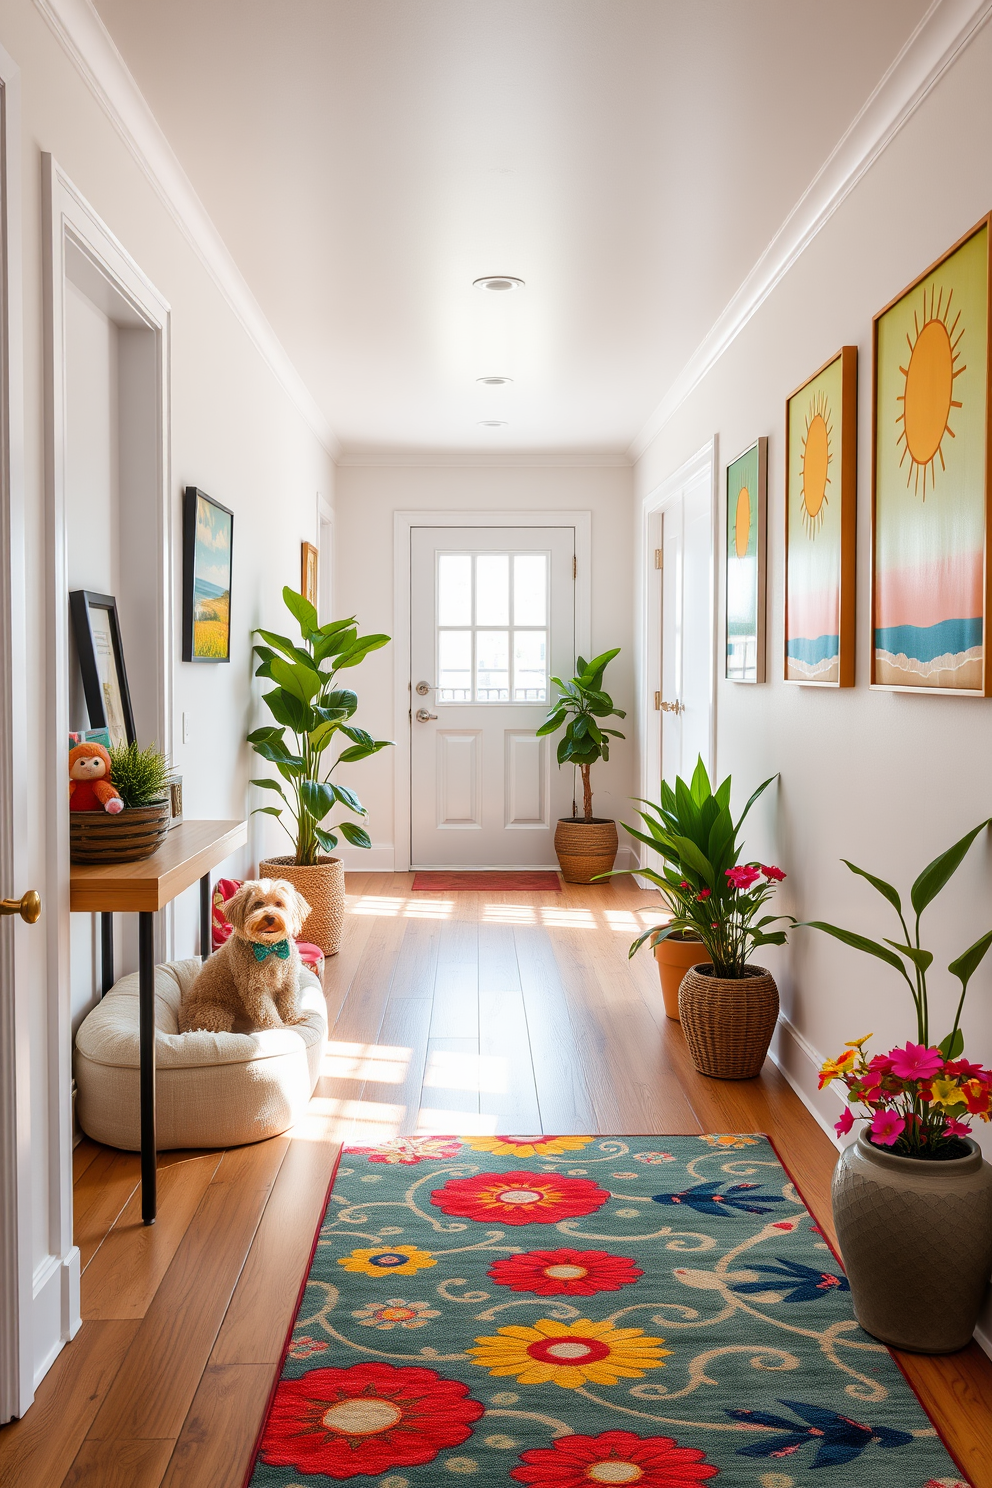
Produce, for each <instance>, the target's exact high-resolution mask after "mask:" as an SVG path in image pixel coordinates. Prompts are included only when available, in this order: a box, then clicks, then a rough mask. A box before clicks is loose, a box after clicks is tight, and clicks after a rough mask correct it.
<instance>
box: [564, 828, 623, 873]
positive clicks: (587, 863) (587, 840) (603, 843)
mask: <svg viewBox="0 0 992 1488" xmlns="http://www.w3.org/2000/svg"><path fill="white" fill-rule="evenodd" d="M618 846H619V839H618V838H617V824H616V822H615V821H609V820H607V819H606V818H605V817H601V816H594V817H593V818H592V819H591V820H590V821H586V820H585V818H584V817H581V816H576V817H572V816H563V817H560V818H559V821H558V825H557V827H556V828H555V852H556V853H557V854H558V867H559V868H560V869H561V876H562V878H563V879H564V880H565V882H566V883H584V884H587V883H591V882H592V880H593V879H594V878H595V877H596V875H597V874H598V873H609V871H610V869H611V868H612V867H613V864H614V861H615V860H616V855H617V848H618Z"/></svg>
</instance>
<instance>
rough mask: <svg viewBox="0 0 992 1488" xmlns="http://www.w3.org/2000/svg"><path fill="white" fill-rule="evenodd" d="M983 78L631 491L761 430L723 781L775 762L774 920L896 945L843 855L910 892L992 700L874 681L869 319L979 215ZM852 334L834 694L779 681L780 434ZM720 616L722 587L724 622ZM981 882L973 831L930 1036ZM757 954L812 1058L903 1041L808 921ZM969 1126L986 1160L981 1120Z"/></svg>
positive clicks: (985, 880) (913, 141) (852, 223)
mask: <svg viewBox="0 0 992 1488" xmlns="http://www.w3.org/2000/svg"><path fill="white" fill-rule="evenodd" d="M990 75H992V29H990V28H988V27H986V28H985V29H984V30H983V31H981V32H980V33H979V35H978V36H977V38H976V39H975V40H974V41H973V43H972V44H971V46H970V48H969V49H968V50H967V51H966V52H965V53H964V54H963V55H962V56H961V58H960V59H959V60H958V61H957V63H956V64H955V65H954V66H953V68H952V69H951V70H950V72H949V73H948V74H945V76H944V77H943V79H942V81H941V82H940V83H939V85H938V86H937V87H936V88H935V89H934V91H933V92H932V93H931V94H930V95H929V97H928V98H927V99H926V101H925V103H924V104H923V106H922V107H921V108H920V110H919V111H918V112H917V113H916V114H915V115H914V116H913V117H912V118H911V120H910V121H909V123H908V124H907V125H906V126H905V127H904V128H903V130H902V131H901V133H899V134H898V135H897V136H896V138H895V140H894V141H893V143H891V144H890V145H889V147H888V148H887V149H886V150H885V152H884V153H883V154H882V155H881V157H880V158H879V159H878V160H877V162H876V163H875V164H874V166H873V167H872V169H871V170H870V172H869V173H868V174H867V175H866V176H865V177H864V178H863V179H862V181H861V182H860V184H859V185H858V186H857V187H856V188H855V190H854V191H853V192H852V194H851V195H850V196H849V197H848V198H847V200H846V202H845V203H844V204H843V206H842V207H841V208H840V209H839V211H838V212H837V213H836V215H835V216H834V217H833V218H832V219H831V220H830V221H829V222H828V223H827V225H826V226H825V227H824V228H823V229H822V230H821V232H820V233H819V235H818V236H817V237H816V238H814V240H813V241H812V243H811V244H810V246H809V247H808V249H807V250H806V252H805V253H804V254H803V255H802V257H801V258H800V259H799V260H798V262H797V263H796V265H795V266H794V267H793V268H792V270H791V271H790V272H789V273H788V275H787V276H786V277H785V279H784V280H783V282H782V283H781V284H780V285H779V286H778V288H777V289H776V290H775V291H774V293H773V294H772V295H771V296H770V298H769V299H768V300H767V301H766V302H765V303H764V305H763V306H762V307H761V309H760V311H759V312H758V313H757V314H756V315H755V317H754V318H753V319H752V320H751V321H750V322H749V324H748V325H747V326H746V328H745V329H744V331H743V332H742V333H741V334H740V335H739V336H738V338H737V339H736V340H735V341H734V342H733V344H732V345H731V346H730V348H729V350H728V351H727V352H726V353H725V354H724V356H723V357H722V359H721V360H720V361H719V362H718V363H717V365H716V366H715V367H714V368H713V370H712V371H711V372H710V373H709V374H708V375H707V377H706V378H705V379H704V381H703V382H702V383H701V384H700V385H699V386H698V387H697V388H696V390H695V391H694V392H693V393H692V395H691V396H690V397H689V399H688V400H687V401H686V402H685V403H684V404H683V405H682V406H681V407H680V408H679V409H678V410H677V412H676V413H675V415H674V416H673V417H672V419H671V420H670V422H669V423H668V425H667V427H665V428H664V430H663V431H662V432H661V434H660V435H659V436H658V438H657V439H656V440H655V442H654V443H653V445H652V446H651V447H650V448H649V450H648V451H647V453H646V454H645V455H644V457H643V458H642V459H641V460H640V461H639V463H638V466H637V469H636V487H637V494H638V497H639V498H640V499H643V497H644V496H645V495H646V494H647V493H648V492H649V491H650V490H651V489H652V488H653V487H655V486H656V485H657V484H658V483H659V481H660V480H662V479H663V478H664V477H665V476H667V475H668V474H669V473H670V472H671V471H672V470H674V469H676V468H677V467H678V466H679V465H680V464H681V463H682V461H683V460H685V459H686V458H687V457H688V456H689V455H690V454H692V453H693V452H694V451H695V450H697V449H698V448H699V447H700V446H701V445H702V444H703V443H704V442H705V441H706V440H707V439H709V438H711V437H712V436H713V435H714V434H717V435H718V436H719V448H720V455H721V471H720V475H721V492H722V495H725V487H724V484H723V477H724V473H725V468H726V462H727V459H728V458H731V459H732V458H733V457H734V456H735V455H736V454H737V453H738V452H739V451H740V450H741V449H743V448H745V447H746V446H747V445H748V444H749V443H751V441H752V440H754V439H755V438H756V437H757V436H758V435H761V434H765V435H767V436H768V454H769V479H768V499H769V506H768V533H769V538H768V676H769V681H768V682H767V683H766V684H765V685H764V686H757V687H753V686H752V687H747V686H740V685H735V684H733V683H728V682H726V681H722V680H721V681H720V683H719V689H718V728H717V758H718V764H719V771H720V774H721V775H724V774H726V773H727V772H732V773H733V776H734V781H735V799H736V801H737V803H738V805H739V806H740V805H742V804H743V800H744V799H745V798H746V794H747V793H748V792H749V791H750V789H751V788H752V787H753V786H754V785H755V784H757V782H758V781H759V780H761V779H763V778H764V777H765V776H767V775H770V774H772V773H774V772H776V771H778V772H779V781H778V784H777V786H776V787H775V788H773V789H771V790H770V791H769V792H768V796H767V801H766V803H765V804H763V805H762V806H761V808H760V809H759V810H757V811H756V813H755V815H754V821H753V824H752V826H751V829H750V831H749V833H748V855H749V856H755V857H760V858H762V859H764V860H765V861H767V860H768V859H771V860H772V861H774V862H778V863H780V864H781V865H782V866H783V867H784V868H785V869H786V870H787V872H788V874H789V878H788V880H787V883H786V886H785V892H784V894H782V895H781V898H780V903H781V905H782V908H784V909H789V910H791V911H792V912H794V913H795V914H796V915H797V916H798V917H800V918H801V919H806V918H816V919H825V920H828V921H833V922H835V923H839V924H842V925H846V926H849V927H851V928H853V929H856V930H858V931H861V932H862V933H866V934H869V935H874V936H875V937H879V936H883V935H890V936H895V935H897V934H898V927H897V922H896V920H895V916H894V914H893V913H892V911H891V910H890V909H889V908H888V906H887V905H886V904H885V903H884V902H883V901H882V900H881V899H880V898H878V897H877V896H876V895H875V894H874V892H873V891H872V890H871V889H870V888H869V886H868V885H867V884H864V883H863V882H862V881H861V880H858V879H856V878H854V876H853V875H852V874H850V873H849V871H848V870H847V869H846V868H845V867H844V866H843V864H842V863H841V862H840V861H839V860H840V858H841V857H842V856H843V857H846V858H850V859H851V860H853V861H854V862H856V863H859V864H861V865H864V866H865V867H867V868H869V869H871V870H873V871H874V872H875V873H877V874H880V875H881V876H882V877H883V878H887V879H889V880H890V881H893V882H895V883H896V884H897V885H898V886H899V887H900V888H901V889H903V890H908V886H909V883H910V882H911V880H912V878H913V877H914V876H915V874H916V873H917V872H918V871H919V870H920V869H921V868H922V867H923V866H924V865H925V864H926V863H927V862H929V861H930V860H931V859H932V858H933V857H934V856H935V855H936V854H937V853H938V852H939V851H941V850H942V849H943V848H945V847H947V846H949V845H950V844H951V843H952V842H954V841H955V840H956V839H957V838H958V837H960V836H962V835H963V834H964V833H965V831H967V829H968V828H970V827H971V826H973V825H975V824H977V823H978V822H979V821H981V820H982V818H983V817H987V816H989V815H992V779H990V770H989V761H990V757H992V755H990V747H992V701H987V700H980V699H955V698H952V697H934V696H926V695H924V694H919V695H906V694H894V693H884V692H872V691H870V690H869V688H868V675H869V655H870V629H869V627H870V620H869V537H870V511H869V504H870V491H871V483H870V459H871V324H872V315H873V314H874V313H875V312H876V311H878V310H879V309H880V308H881V307H882V306H883V305H885V304H887V303H888V301H889V300H890V299H891V298H893V296H895V295H896V294H898V293H899V291H900V290H901V289H902V288H903V287H904V286H905V285H906V284H907V283H908V282H909V281H910V280H911V279H913V278H915V276H916V275H917V274H919V273H921V272H922V271H923V270H925V269H926V267H927V266H928V264H930V263H931V262H932V261H933V260H934V259H936V258H937V257H938V256H939V255H940V254H941V253H942V252H943V251H944V250H945V249H946V248H948V247H949V246H950V245H951V244H952V243H953V242H954V241H955V240H956V239H957V238H958V237H959V236H961V234H962V233H964V232H965V231H966V230H967V229H968V228H970V227H971V226H972V225H973V224H974V223H975V222H976V221H977V220H978V218H979V217H981V216H982V215H984V213H986V212H987V211H988V210H989V208H990V207H992V93H990V91H989V87H988V79H989V77H990ZM768 168H769V169H770V170H771V169H774V162H773V161H769V162H768ZM844 343H856V344H857V345H858V346H859V348H860V375H859V398H858V406H859V428H860V435H859V454H858V559H857V568H858V588H857V606H858V621H857V637H858V639H857V678H856V681H857V685H856V686H855V687H854V688H853V689H850V690H840V691H833V690H818V689H815V688H804V687H796V686H791V685H790V686H786V685H785V684H784V683H783V682H782V680H781V676H782V647H783V625H782V610H783V528H784V458H785V450H784V434H783V430H784V404H785V398H786V395H787V393H788V392H790V391H791V389H793V388H794V387H796V386H798V385H799V384H800V383H802V382H803V381H804V379H805V378H806V377H808V376H809V375H810V374H811V373H812V372H814V371H815V370H816V368H817V367H819V366H820V365H821V364H822V363H823V362H824V361H826V360H827V358H828V357H829V356H831V355H832V354H833V353H835V352H836V351H837V350H838V349H839V347H840V346H841V345H842V344H844ZM928 499H930V498H929V497H928ZM721 506H722V502H721ZM722 520H723V516H722V515H721V521H722ZM722 604H723V597H722V595H721V612H720V620H719V623H720V627H721V629H722V625H723V608H722ZM721 671H722V666H721ZM990 888H992V840H990V839H989V838H988V837H986V838H984V839H982V840H980V841H979V843H978V844H977V845H976V846H975V847H974V848H973V849H972V852H971V855H970V857H969V859H968V861H967V862H966V864H965V866H964V867H963V868H962V870H961V871H960V872H959V874H958V877H957V878H956V879H955V881H954V887H953V889H951V890H949V891H945V893H944V894H943V896H942V897H941V899H940V900H939V901H938V902H937V904H936V905H935V906H934V907H933V908H931V909H930V911H929V912H928V913H927V915H926V918H925V920H924V943H925V944H926V945H928V946H929V947H930V948H931V949H932V950H933V951H934V952H935V954H936V966H937V968H938V969H937V970H936V972H935V973H934V974H933V978H932V983H933V996H932V1002H933V1005H934V1007H933V1011H934V1014H935V1017H934V1022H935V1024H936V1027H937V1028H938V1030H939V1032H938V1037H940V1036H941V1035H942V1034H943V1033H944V1032H946V1031H949V1028H950V1024H951V1019H952V1016H953V1013H952V1004H953V998H954V989H955V987H957V983H955V982H953V980H952V978H951V977H949V976H948V975H947V973H946V972H943V971H941V970H940V968H941V967H946V966H947V963H948V961H949V960H951V959H952V958H953V956H954V955H956V954H958V953H960V952H961V951H962V950H964V949H965V947H966V946H968V945H970V944H971V943H972V942H973V941H974V940H976V939H977V938H978V936H979V935H980V934H981V933H982V932H983V931H985V930H986V929H987V928H988V927H989V925H990V923H992V895H990ZM768 964H769V965H770V966H772V967H773V969H774V972H775V974H776V976H777V978H778V979H779V983H780V987H781V991H782V999H783V1006H784V1011H785V1013H786V1015H787V1017H788V1019H789V1020H790V1022H791V1024H792V1025H793V1027H794V1028H795V1029H796V1030H798V1033H799V1035H800V1037H801V1039H803V1040H805V1041H806V1042H807V1044H808V1046H809V1049H810V1052H811V1054H812V1056H813V1057H814V1058H815V1059H817V1060H818V1059H820V1058H821V1057H822V1056H825V1055H834V1054H836V1053H837V1052H838V1050H839V1049H840V1048H841V1047H842V1045H843V1042H844V1041H845V1040H846V1039H852V1038H856V1037H858V1036H860V1035H861V1034H863V1033H868V1032H871V1031H874V1033H875V1041H874V1044H873V1047H874V1048H876V1049H881V1048H886V1049H887V1048H889V1047H890V1046H891V1043H892V1042H894V1041H896V1040H899V1041H904V1040H905V1039H906V1038H907V1037H913V1038H915V1036H916V1026H915V1018H914V1016H913V1008H912V1005H911V1002H910V999H909V994H908V991H907V990H906V989H905V987H904V986H903V984H902V983H901V982H899V980H898V978H897V977H896V975H895V973H893V972H890V971H889V970H887V969H886V968H885V967H884V966H882V965H881V964H880V963H877V962H874V961H872V960H871V959H870V958H867V957H863V956H859V955H858V954H857V953H856V952H854V951H851V950H848V949H846V948H844V947H842V946H840V945H839V944H837V943H836V942H834V941H832V940H830V939H828V937H826V936H824V935H822V934H820V933H818V932H816V931H812V930H797V931H796V932H795V933H794V935H793V936H792V944H791V946H790V947H789V948H788V949H785V950H783V951H782V952H781V953H773V952H769V953H768ZM990 994H992V963H990V964H986V966H985V967H983V968H982V970H981V971H980V972H979V974H978V975H977V976H976V977H975V979H974V982H973V984H972V990H971V991H970V993H969V998H968V1004H967V1005H966V1011H965V1016H964V1029H965V1033H966V1036H967V1050H968V1053H969V1054H970V1055H971V1057H972V1058H973V1059H976V1060H982V1061H985V1062H989V1061H992V996H990ZM783 1057H786V1058H787V1059H788V1060H789V1061H790V1067H791V1069H792V1071H793V1074H794V1075H795V1076H796V1077H798V1078H799V1079H800V1080H801V1081H802V1082H803V1083H804V1088H805V1089H806V1090H807V1092H808V1093H809V1094H810V1097H811V1099H813V1100H814V1101H815V1099H816V1097H815V1079H814V1078H813V1074H814V1071H813V1064H812V1060H811V1059H810V1058H807V1056H806V1054H805V1053H804V1052H803V1051H802V1048H801V1046H799V1045H797V1044H796V1042H795V1040H790V1039H789V1038H788V1036H786V1039H785V1048H784V1051H783ZM819 1109H820V1110H821V1112H823V1113H824V1114H825V1115H826V1116H827V1117H828V1118H829V1120H830V1121H831V1122H832V1121H833V1120H834V1119H835V1118H836V1116H837V1115H838V1114H839V1111H840V1102H839V1101H838V1099H837V1098H836V1096H835V1094H834V1092H833V1091H832V1090H828V1091H827V1092H825V1093H824V1095H823V1096H822V1097H820V1101H819ZM977 1135H978V1136H979V1137H980V1139H981V1140H982V1142H983V1144H984V1146H985V1148H986V1151H987V1152H988V1153H990V1154H992V1129H990V1128H988V1127H985V1128H982V1129H981V1130H980V1131H979V1132H978V1133H977Z"/></svg>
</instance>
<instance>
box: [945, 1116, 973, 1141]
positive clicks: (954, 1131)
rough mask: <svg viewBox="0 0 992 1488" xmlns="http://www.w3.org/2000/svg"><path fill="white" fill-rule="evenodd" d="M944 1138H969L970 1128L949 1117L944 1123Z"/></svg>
mask: <svg viewBox="0 0 992 1488" xmlns="http://www.w3.org/2000/svg"><path fill="white" fill-rule="evenodd" d="M944 1136H945V1137H970V1136H971V1129H970V1127H967V1126H965V1124H964V1122H963V1121H958V1119H957V1117H954V1118H953V1119H952V1118H951V1117H948V1118H947V1120H946V1121H945V1122H944Z"/></svg>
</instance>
